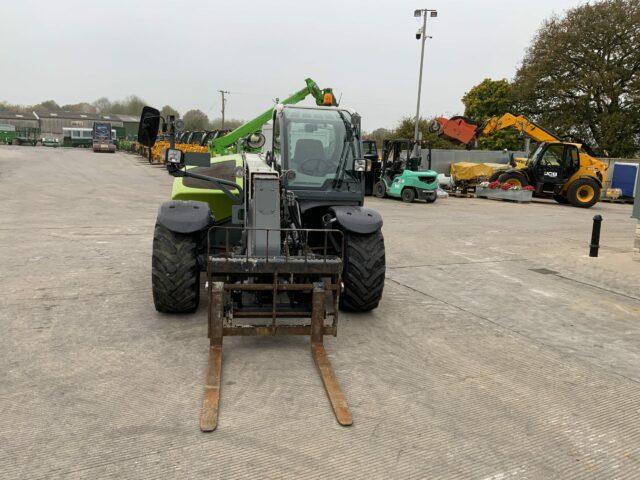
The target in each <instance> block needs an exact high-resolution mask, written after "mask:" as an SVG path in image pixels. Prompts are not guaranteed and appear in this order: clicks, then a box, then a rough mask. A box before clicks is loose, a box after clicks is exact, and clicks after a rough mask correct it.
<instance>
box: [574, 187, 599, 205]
mask: <svg viewBox="0 0 640 480" xmlns="http://www.w3.org/2000/svg"><path fill="white" fill-rule="evenodd" d="M576 195H577V197H578V200H579V201H580V202H582V203H588V202H590V201H591V200H593V197H595V196H596V191H595V190H594V188H593V187H592V186H591V185H580V187H578V191H577V192H576Z"/></svg>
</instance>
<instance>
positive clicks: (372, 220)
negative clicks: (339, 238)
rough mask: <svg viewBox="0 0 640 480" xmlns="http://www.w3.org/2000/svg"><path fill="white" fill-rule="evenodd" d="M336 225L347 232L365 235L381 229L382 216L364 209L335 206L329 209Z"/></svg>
mask: <svg viewBox="0 0 640 480" xmlns="http://www.w3.org/2000/svg"><path fill="white" fill-rule="evenodd" d="M329 211H330V212H332V213H333V214H334V215H335V218H336V222H337V223H338V225H339V226H340V227H341V228H342V229H343V230H346V231H348V232H353V233H360V234H363V235H366V234H368V233H373V232H375V231H377V230H380V228H382V216H381V215H380V214H379V213H378V212H376V211H375V210H372V209H370V208H366V207H352V206H337V207H331V208H330V209H329Z"/></svg>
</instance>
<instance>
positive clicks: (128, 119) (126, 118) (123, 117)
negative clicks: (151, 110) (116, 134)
mask: <svg viewBox="0 0 640 480" xmlns="http://www.w3.org/2000/svg"><path fill="white" fill-rule="evenodd" d="M118 118H120V120H122V121H123V122H127V123H129V122H131V123H138V122H139V121H140V117H138V116H135V115H118Z"/></svg>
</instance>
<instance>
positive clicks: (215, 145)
mask: <svg viewBox="0 0 640 480" xmlns="http://www.w3.org/2000/svg"><path fill="white" fill-rule="evenodd" d="M305 83H306V84H307V85H306V86H305V87H304V88H303V89H301V90H298V91H297V92H296V93H294V94H293V95H291V96H289V97H288V98H285V99H284V100H282V101H281V102H279V103H280V104H281V105H294V104H296V103H300V102H301V101H302V100H304V99H305V98H307V97H308V96H309V95H311V96H312V97H313V98H314V99H315V101H316V105H318V106H334V107H335V106H336V101H335V97H334V96H333V90H332V89H331V88H323V89H320V88H319V87H318V85H317V84H316V82H314V81H313V80H311V79H310V78H307V79H305ZM272 116H273V107H271V108H269V109H267V110H265V111H264V112H263V113H261V114H260V115H258V116H257V117H256V118H254V119H253V120H249V121H248V122H246V123H244V124H242V125H240V126H239V127H238V128H236V129H235V130H232V131H231V132H229V133H227V134H226V135H224V136H222V137H219V138H216V139H215V140H213V141H212V142H211V143H209V151H210V152H211V153H212V154H213V155H224V154H226V153H230V152H229V149H230V148H231V147H233V146H234V145H235V144H236V143H237V142H238V141H239V140H240V139H242V138H245V137H247V136H248V135H251V134H253V133H256V132H259V131H260V128H261V127H262V126H263V125H264V124H265V123H267V122H268V121H269V120H271V117H272Z"/></svg>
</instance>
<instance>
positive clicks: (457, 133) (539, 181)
mask: <svg viewBox="0 0 640 480" xmlns="http://www.w3.org/2000/svg"><path fill="white" fill-rule="evenodd" d="M509 127H513V128H515V129H517V130H519V131H520V132H522V133H523V134H524V135H527V136H528V137H530V138H531V139H533V140H534V141H535V142H538V148H537V149H536V151H535V152H534V153H533V154H532V155H531V156H530V157H529V158H528V159H524V158H514V159H513V162H512V167H513V168H511V169H508V170H506V171H504V172H496V173H495V174H494V176H493V177H492V180H496V179H497V180H499V181H501V182H503V183H510V184H512V185H516V186H520V187H525V186H528V185H531V186H532V187H534V189H535V190H534V195H536V196H538V197H551V198H553V199H555V200H556V201H557V202H558V203H570V204H571V205H574V206H576V207H585V208H588V207H591V206H593V205H595V204H596V203H597V202H598V200H599V199H600V192H601V191H602V182H603V179H604V176H605V172H606V170H607V164H606V163H604V162H601V161H600V160H598V159H596V158H594V157H592V156H591V155H589V154H588V153H586V152H585V151H584V149H583V148H582V145H581V144H579V143H567V142H563V141H561V140H560V139H559V138H557V137H556V136H554V135H552V134H551V133H549V132H547V131H546V130H545V129H543V128H541V127H540V126H539V125H536V124H535V123H533V122H531V121H530V120H528V119H527V118H526V117H524V116H522V115H518V116H516V115H512V114H511V113H505V114H504V115H502V116H501V117H492V118H490V119H489V121H488V122H487V123H486V124H485V125H484V127H483V128H481V129H480V128H478V126H477V124H475V122H473V121H472V120H468V119H466V118H463V117H453V118H451V119H446V118H437V119H436V124H435V125H434V128H433V129H432V131H434V132H437V133H439V134H441V135H444V136H447V137H448V138H451V139H453V140H457V141H459V142H462V143H464V144H469V143H470V142H471V141H472V140H474V139H475V138H476V137H477V136H479V135H483V136H484V135H491V134H492V133H494V132H497V131H499V130H503V129H505V128H509ZM430 128H431V127H430Z"/></svg>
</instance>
